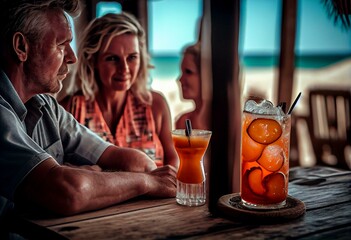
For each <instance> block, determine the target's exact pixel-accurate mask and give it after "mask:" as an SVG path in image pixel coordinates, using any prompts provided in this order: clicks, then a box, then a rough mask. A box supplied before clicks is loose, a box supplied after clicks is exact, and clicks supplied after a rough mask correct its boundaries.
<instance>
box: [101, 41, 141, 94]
mask: <svg viewBox="0 0 351 240" xmlns="http://www.w3.org/2000/svg"><path fill="white" fill-rule="evenodd" d="M107 43H108V42H107V38H105V39H104V41H103V43H102V46H101V50H100V52H99V53H98V57H97V62H96V69H97V71H98V75H99V77H100V81H101V84H102V87H104V88H105V89H109V90H114V91H127V90H129V89H130V87H131V86H132V85H133V84H134V82H135V81H136V77H137V75H138V72H139V69H140V50H139V44H138V38H137V36H135V35H132V34H122V35H119V36H116V37H114V38H112V39H111V42H110V44H109V45H108V46H107V48H106V45H107Z"/></svg>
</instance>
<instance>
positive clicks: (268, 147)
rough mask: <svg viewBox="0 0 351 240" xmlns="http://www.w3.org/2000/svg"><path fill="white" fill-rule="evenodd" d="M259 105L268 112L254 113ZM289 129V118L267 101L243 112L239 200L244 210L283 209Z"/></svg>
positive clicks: (286, 190)
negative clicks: (248, 208)
mask: <svg viewBox="0 0 351 240" xmlns="http://www.w3.org/2000/svg"><path fill="white" fill-rule="evenodd" d="M251 101H252V100H251ZM251 104H253V103H252V102H251ZM255 104H256V103H254V104H253V105H255ZM261 105H264V107H265V108H271V110H266V109H265V110H262V111H261V110H258V109H260V108H261V107H262V106H261ZM268 105H270V107H268ZM250 111H252V112H253V113H252V112H250ZM257 112H259V113H257ZM290 128H291V118H290V115H286V114H285V113H283V112H282V111H281V110H280V109H279V108H278V107H274V106H273V105H272V104H271V103H270V102H268V101H264V104H262V103H261V104H259V105H257V106H256V107H255V106H254V107H253V109H252V110H250V109H249V110H247V109H245V110H244V113H243V122H242V142H241V199H242V203H243V205H244V206H246V207H250V208H273V209H274V208H279V207H282V206H284V205H285V203H286V198H287V194H288V181H289V148H290Z"/></svg>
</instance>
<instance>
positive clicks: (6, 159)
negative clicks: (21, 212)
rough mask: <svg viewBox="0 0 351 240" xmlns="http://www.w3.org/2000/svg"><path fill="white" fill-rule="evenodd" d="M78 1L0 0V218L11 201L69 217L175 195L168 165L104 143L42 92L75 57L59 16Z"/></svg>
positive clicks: (55, 84) (52, 88) (56, 83)
mask: <svg viewBox="0 0 351 240" xmlns="http://www.w3.org/2000/svg"><path fill="white" fill-rule="evenodd" d="M78 2H79V1H78V0H2V1H1V10H0V11H1V16H0V18H1V22H2V24H1V26H0V36H1V37H0V50H1V52H0V54H1V56H0V57H1V58H0V218H1V216H4V214H5V213H6V212H8V211H9V209H11V208H13V206H16V204H20V205H21V206H22V205H24V206H35V207H40V208H43V209H46V210H49V211H52V212H54V213H57V214H61V215H72V214H76V213H80V212H83V211H89V210H94V209H99V208H103V207H106V206H109V205H112V204H116V203H119V202H122V201H125V200H127V199H130V198H133V197H136V196H140V195H148V196H152V197H174V196H175V193H176V179H175V175H176V170H175V169H174V168H173V167H171V166H165V167H162V168H158V169H156V165H155V163H154V162H153V161H152V160H151V159H149V158H148V157H147V155H146V154H144V153H142V152H140V151H138V150H133V149H125V148H118V147H116V146H113V145H111V144H108V143H106V142H105V141H104V140H102V139H100V138H99V137H98V136H97V135H95V134H94V133H92V132H91V131H90V130H88V129H87V128H85V127H83V126H81V125H79V124H78V123H77V121H76V120H74V118H73V117H72V115H70V114H69V113H67V112H66V111H65V110H64V109H63V108H62V107H61V106H59V105H58V104H57V102H56V100H55V99H54V98H52V97H51V96H49V95H47V94H45V93H56V92H58V91H59V90H60V89H61V85H62V83H61V81H62V80H63V79H64V78H65V77H66V75H67V72H68V64H72V63H74V62H76V57H75V55H74V52H73V51H72V49H71V47H70V42H71V40H72V32H71V28H70V25H69V21H68V20H67V17H66V15H65V14H70V15H74V14H75V13H77V11H78V10H79V6H78ZM74 166H77V167H74ZM104 169H108V170H109V171H104ZM111 170H115V171H111Z"/></svg>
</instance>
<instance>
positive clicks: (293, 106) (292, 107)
mask: <svg viewBox="0 0 351 240" xmlns="http://www.w3.org/2000/svg"><path fill="white" fill-rule="evenodd" d="M300 97H301V92H299V94H298V95H297V97H296V98H295V101H294V102H293V104H292V105H291V107H290V109H289V112H288V114H289V115H290V114H291V112H292V110H293V109H294V108H295V105H296V103H297V101H298V100H299V99H300Z"/></svg>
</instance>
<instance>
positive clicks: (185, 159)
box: [172, 129, 212, 206]
mask: <svg viewBox="0 0 351 240" xmlns="http://www.w3.org/2000/svg"><path fill="white" fill-rule="evenodd" d="M211 134H212V132H211V131H208V130H199V129H193V130H192V132H191V135H190V136H189V137H188V136H186V133H185V130H184V129H176V130H173V131H172V138H173V143H174V147H175V149H176V151H177V154H178V157H179V161H180V164H179V169H178V173H177V196H176V201H177V203H179V204H180V205H186V206H201V205H204V204H205V203H206V184H205V181H206V176H205V171H204V164H203V156H204V154H205V152H206V149H207V147H208V144H209V142H210V138H211Z"/></svg>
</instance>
